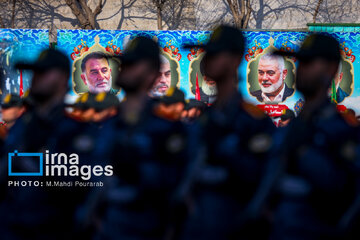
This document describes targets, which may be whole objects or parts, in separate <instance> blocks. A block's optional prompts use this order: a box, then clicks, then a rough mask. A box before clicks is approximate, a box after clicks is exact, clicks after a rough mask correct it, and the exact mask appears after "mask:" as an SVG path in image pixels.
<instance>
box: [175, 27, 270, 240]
mask: <svg viewBox="0 0 360 240" xmlns="http://www.w3.org/2000/svg"><path fill="white" fill-rule="evenodd" d="M205 50H206V55H205V56H204V59H203V61H204V70H205V74H206V76H209V77H210V78H211V79H213V80H214V81H216V85H217V87H218V96H217V100H216V101H215V103H214V104H213V105H212V107H211V108H209V109H208V111H206V112H205V113H204V115H203V116H202V117H201V118H200V119H199V124H200V128H201V130H200V132H201V133H200V134H201V135H200V138H201V139H202V145H203V147H204V148H205V151H204V152H205V154H204V156H203V159H204V160H203V163H202V164H200V170H198V171H197V172H196V173H195V174H194V175H195V176H196V178H195V180H194V181H193V189H192V192H191V196H192V198H193V205H191V206H190V216H189V219H188V221H187V222H186V227H185V230H184V233H183V236H182V239H197V240H201V239H247V237H249V239H264V236H266V230H264V229H263V227H264V225H262V224H260V223H259V222H260V221H259V222H258V224H255V225H253V224H250V223H249V222H248V221H246V220H245V221H244V220H242V219H245V217H244V216H243V215H244V213H245V209H246V207H247V205H248V203H249V201H250V200H251V198H252V196H253V194H254V192H255V190H256V188H257V185H258V183H259V181H260V177H261V174H262V171H263V168H264V166H265V164H266V157H267V156H268V152H269V150H270V149H271V145H272V137H271V134H272V132H273V131H274V129H275V126H274V125H273V123H272V122H271V120H270V119H269V118H268V117H266V116H265V115H264V113H263V112H262V111H261V110H259V109H258V108H256V107H255V106H253V105H250V104H249V103H246V102H245V101H244V100H243V99H242V96H241V94H240V93H239V92H238V91H237V84H238V80H237V77H236V76H237V70H238V67H239V64H240V63H241V60H242V58H243V52H244V37H243V35H242V33H241V31H240V30H238V29H236V28H233V27H230V26H220V27H218V28H216V29H215V31H214V32H213V34H212V36H211V38H210V41H209V43H208V44H207V45H206V46H205ZM200 148H201V147H200ZM255 226H256V227H255ZM254 227H255V228H254ZM248 234H249V235H248Z"/></svg>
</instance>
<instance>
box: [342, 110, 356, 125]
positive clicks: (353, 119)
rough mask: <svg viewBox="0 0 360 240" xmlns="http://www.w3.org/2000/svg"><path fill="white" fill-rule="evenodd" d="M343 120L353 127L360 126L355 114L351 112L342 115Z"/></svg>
mask: <svg viewBox="0 0 360 240" xmlns="http://www.w3.org/2000/svg"><path fill="white" fill-rule="evenodd" d="M340 115H341V117H342V119H343V120H344V121H345V122H346V123H347V124H348V125H349V126H351V127H357V126H359V122H358V120H357V118H356V116H355V115H354V114H352V113H351V112H349V111H345V112H342V113H340Z"/></svg>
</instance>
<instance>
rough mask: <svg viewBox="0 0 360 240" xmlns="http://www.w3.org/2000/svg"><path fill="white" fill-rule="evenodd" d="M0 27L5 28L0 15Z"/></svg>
mask: <svg viewBox="0 0 360 240" xmlns="http://www.w3.org/2000/svg"><path fill="white" fill-rule="evenodd" d="M0 28H5V25H4V21H3V19H2V17H1V15H0Z"/></svg>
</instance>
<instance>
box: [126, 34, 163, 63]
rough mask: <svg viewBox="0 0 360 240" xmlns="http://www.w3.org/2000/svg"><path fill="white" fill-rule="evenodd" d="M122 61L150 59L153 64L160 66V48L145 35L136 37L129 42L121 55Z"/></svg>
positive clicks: (132, 61)
mask: <svg viewBox="0 0 360 240" xmlns="http://www.w3.org/2000/svg"><path fill="white" fill-rule="evenodd" d="M119 58H120V60H121V62H122V63H130V64H131V63H134V62H138V61H141V60H150V61H151V62H152V63H153V64H154V65H155V66H160V50H159V46H158V44H157V43H156V42H155V41H154V40H152V39H150V38H147V37H136V38H134V39H133V40H132V41H130V42H129V44H128V45H127V47H126V48H125V51H124V54H123V55H121V56H120V57H119Z"/></svg>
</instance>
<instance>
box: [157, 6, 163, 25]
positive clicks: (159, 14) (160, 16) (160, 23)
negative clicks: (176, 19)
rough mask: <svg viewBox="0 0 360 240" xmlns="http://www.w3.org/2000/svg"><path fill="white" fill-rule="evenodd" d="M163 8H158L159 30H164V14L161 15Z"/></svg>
mask: <svg viewBox="0 0 360 240" xmlns="http://www.w3.org/2000/svg"><path fill="white" fill-rule="evenodd" d="M161 12H162V11H161V7H160V6H158V7H157V25H158V29H159V30H163V27H162V15H161V14H162V13H161Z"/></svg>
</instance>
